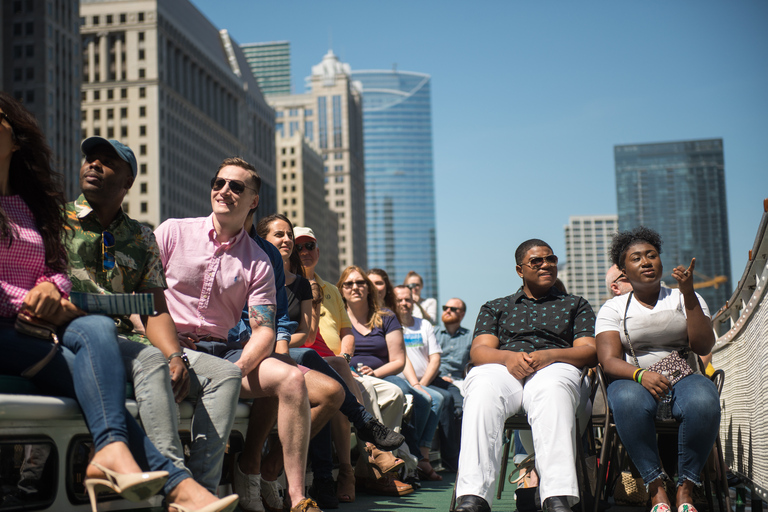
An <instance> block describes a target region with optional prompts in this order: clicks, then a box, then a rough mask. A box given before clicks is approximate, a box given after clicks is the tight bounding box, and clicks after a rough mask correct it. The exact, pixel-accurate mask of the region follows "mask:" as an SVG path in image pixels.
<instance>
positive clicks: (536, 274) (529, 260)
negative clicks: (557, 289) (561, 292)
mask: <svg viewBox="0 0 768 512" xmlns="http://www.w3.org/2000/svg"><path fill="white" fill-rule="evenodd" d="M548 256H552V249H550V248H549V247H547V246H537V247H532V248H531V249H528V252H527V253H525V256H524V257H523V263H522V265H517V266H516V267H515V268H516V270H517V275H519V276H520V277H522V278H523V283H526V284H528V285H529V286H535V287H538V288H548V287H551V286H553V285H554V284H555V281H556V280H557V263H551V262H550V261H547V257H548ZM542 260H543V261H542ZM539 264H540V265H541V266H539ZM532 266H533V267H538V268H533V267H532Z"/></svg>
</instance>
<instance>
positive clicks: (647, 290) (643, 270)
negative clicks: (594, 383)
mask: <svg viewBox="0 0 768 512" xmlns="http://www.w3.org/2000/svg"><path fill="white" fill-rule="evenodd" d="M660 253H661V237H660V236H659V234H658V233H656V232H655V231H653V230H651V229H648V228H644V227H639V228H636V229H634V230H632V231H626V232H621V233H617V234H616V235H614V237H613V242H612V244H611V252H610V254H611V259H612V260H613V262H614V263H615V264H616V265H618V267H619V270H621V271H622V272H623V274H624V275H625V276H626V278H627V279H628V281H629V283H630V284H631V286H632V288H631V290H632V291H631V292H630V293H627V294H625V295H621V296H618V297H615V298H613V299H611V300H609V301H608V302H606V303H605V304H604V305H603V307H602V308H600V313H599V314H598V317H597V324H596V327H595V330H596V332H597V351H598V358H599V360H600V364H602V366H603V368H604V370H605V373H606V375H607V376H608V377H610V378H611V379H612V380H613V381H612V382H611V384H610V385H609V386H608V404H609V406H610V408H611V410H612V411H613V417H614V420H615V421H616V430H617V431H618V434H619V437H620V438H621V442H622V443H623V444H624V446H625V447H626V449H627V452H628V453H629V456H630V457H631V458H632V462H633V463H634V464H635V466H636V467H637V469H638V471H639V472H640V476H641V477H642V478H643V481H644V482H645V485H646V486H647V487H648V493H649V494H650V496H651V503H652V504H653V512H665V511H669V508H670V500H669V497H668V496H667V493H666V490H665V487H664V483H665V481H666V480H668V479H669V476H668V475H667V473H666V472H665V471H664V469H663V468H662V467H661V464H660V462H659V451H658V448H657V445H656V429H655V426H654V420H655V418H656V415H657V410H658V408H659V406H660V404H664V405H665V407H669V408H671V411H670V414H671V416H672V417H673V418H674V419H676V420H677V421H678V422H679V423H680V431H679V434H678V443H679V448H678V453H679V454H680V456H679V457H678V483H677V496H676V499H675V502H676V503H677V506H678V510H679V511H680V512H695V510H696V509H695V508H694V507H693V496H692V492H693V486H694V485H698V486H700V485H701V483H702V482H701V471H702V469H703V468H704V464H705V463H706V462H707V458H708V456H709V452H710V451H711V450H712V445H713V444H714V442H715V439H716V438H717V434H718V429H719V425H720V403H719V398H718V395H717V388H716V387H715V385H714V383H713V382H712V381H711V380H709V379H708V378H706V377H705V376H703V375H700V374H698V373H694V374H692V375H688V376H687V377H683V378H681V379H680V380H678V381H677V382H676V383H675V384H674V385H672V384H671V382H670V380H669V378H667V377H666V376H664V375H662V374H661V373H657V372H654V371H650V370H644V369H645V368H648V367H649V366H651V365H653V364H654V363H656V362H658V361H660V360H662V359H663V358H665V357H667V356H668V355H670V354H673V352H679V353H681V355H682V356H684V358H687V359H688V364H689V365H690V367H691V368H692V369H698V364H697V361H696V354H698V355H706V354H708V353H709V352H710V350H711V349H712V347H713V346H714V344H715V335H714V332H713V331H712V325H711V321H710V315H709V310H708V309H707V305H706V303H705V302H704V299H702V298H701V296H700V295H698V294H697V293H696V292H694V291H693V269H694V266H695V264H696V259H695V258H694V259H692V260H691V264H690V266H689V267H688V268H687V269H686V268H685V267H683V266H677V267H675V268H674V269H673V270H672V277H674V278H675V280H676V281H677V282H678V285H679V287H678V288H677V289H670V288H667V287H663V286H661V278H662V276H663V268H662V264H661V258H660V256H659V254H660ZM686 352H690V353H689V354H686ZM662 415H663V410H662ZM667 469H670V468H667Z"/></svg>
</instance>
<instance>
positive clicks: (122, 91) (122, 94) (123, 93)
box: [120, 89, 128, 99]
mask: <svg viewBox="0 0 768 512" xmlns="http://www.w3.org/2000/svg"><path fill="white" fill-rule="evenodd" d="M127 97H128V89H120V98H122V99H126V98H127Z"/></svg>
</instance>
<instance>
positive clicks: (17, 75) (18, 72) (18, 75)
mask: <svg viewBox="0 0 768 512" xmlns="http://www.w3.org/2000/svg"><path fill="white" fill-rule="evenodd" d="M13 79H14V80H15V81H16V82H21V81H22V80H23V79H24V70H23V69H21V68H15V69H14V70H13Z"/></svg>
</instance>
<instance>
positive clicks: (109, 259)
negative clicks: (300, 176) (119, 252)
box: [101, 231, 115, 270]
mask: <svg viewBox="0 0 768 512" xmlns="http://www.w3.org/2000/svg"><path fill="white" fill-rule="evenodd" d="M114 246H115V235H113V234H112V233H110V232H109V231H102V233H101V254H102V265H103V266H104V270H112V269H113V268H115V255H114V254H112V253H111V252H110V251H109V250H110V249H112V248H113V247H114Z"/></svg>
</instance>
